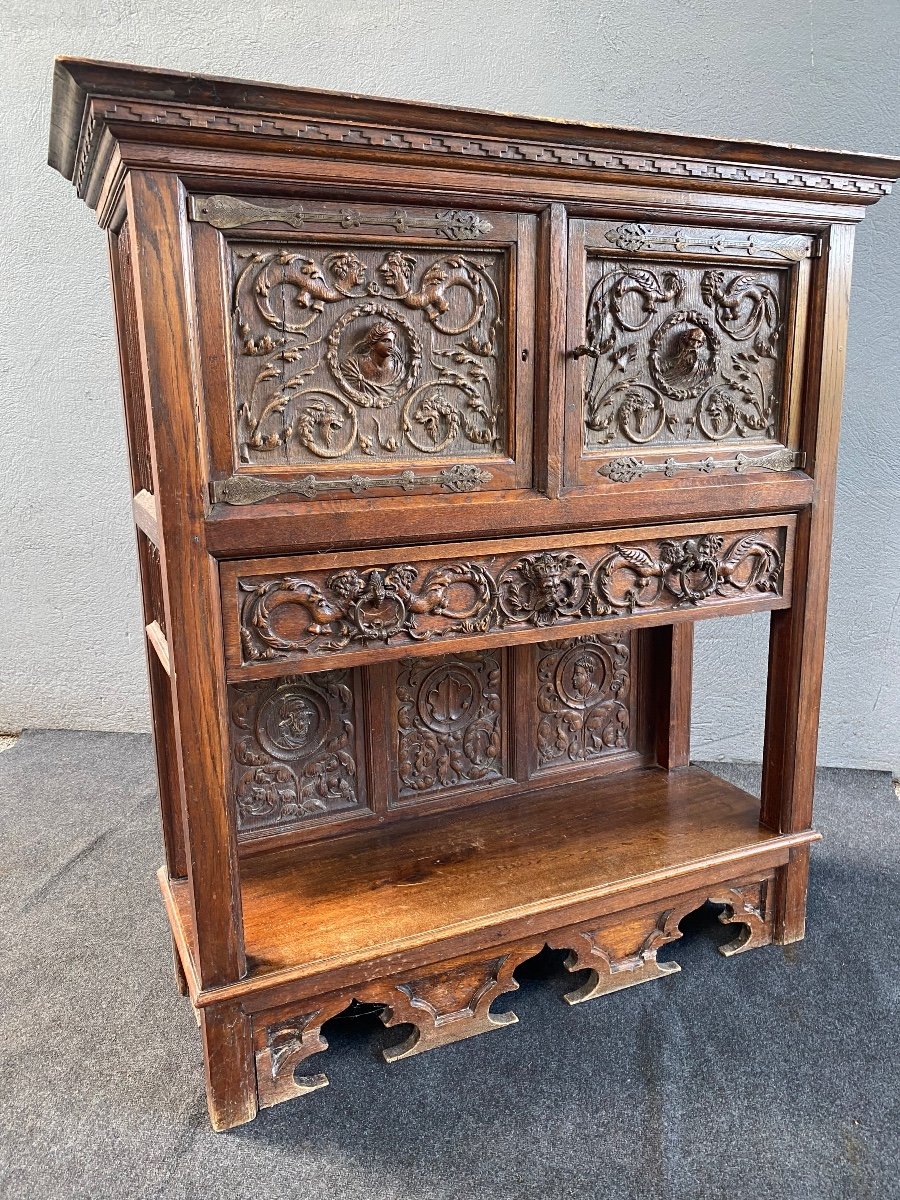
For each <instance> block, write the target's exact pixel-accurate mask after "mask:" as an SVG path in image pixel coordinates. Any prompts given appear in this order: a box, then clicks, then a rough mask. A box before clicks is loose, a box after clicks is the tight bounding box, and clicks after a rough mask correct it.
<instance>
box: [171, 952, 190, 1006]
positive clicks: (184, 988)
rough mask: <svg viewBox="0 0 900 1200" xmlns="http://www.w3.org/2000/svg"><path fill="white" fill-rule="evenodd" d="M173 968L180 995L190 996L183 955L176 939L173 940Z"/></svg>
mask: <svg viewBox="0 0 900 1200" xmlns="http://www.w3.org/2000/svg"><path fill="white" fill-rule="evenodd" d="M172 967H173V969H174V971H175V986H176V988H177V989H178V995H179V996H188V995H190V988H189V987H188V981H187V975H185V973H184V967H183V966H182V963H181V955H180V954H179V953H178V945H177V943H176V941H175V939H174V938H172Z"/></svg>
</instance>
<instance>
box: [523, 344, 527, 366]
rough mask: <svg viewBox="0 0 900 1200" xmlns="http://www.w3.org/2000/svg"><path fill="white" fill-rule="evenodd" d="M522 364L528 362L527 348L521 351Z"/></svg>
mask: <svg viewBox="0 0 900 1200" xmlns="http://www.w3.org/2000/svg"><path fill="white" fill-rule="evenodd" d="M522 362H528V347H527V346H526V347H525V349H524V350H523V351H522Z"/></svg>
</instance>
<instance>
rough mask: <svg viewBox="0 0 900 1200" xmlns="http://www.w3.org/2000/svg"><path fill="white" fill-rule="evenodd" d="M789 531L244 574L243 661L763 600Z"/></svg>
mask: <svg viewBox="0 0 900 1200" xmlns="http://www.w3.org/2000/svg"><path fill="white" fill-rule="evenodd" d="M785 544H786V529H785V528H784V527H776V528H768V529H767V528H763V529H760V530H759V531H755V530H754V531H752V532H748V533H731V534H723V533H718V532H716V533H710V532H704V531H703V530H702V528H701V530H700V531H698V533H697V534H696V535H695V536H687V537H679V538H661V539H649V540H646V541H643V542H637V543H635V542H630V543H623V544H613V545H610V544H609V543H606V544H603V545H594V546H590V547H584V548H578V549H571V550H537V551H534V552H532V553H526V554H522V553H521V552H519V553H507V554H500V555H497V554H494V555H490V556H484V557H480V558H466V559H451V560H447V561H432V562H426V563H421V564H419V565H414V564H413V563H396V564H394V565H391V566H384V567H365V568H353V567H351V568H346V569H344V570H339V571H333V572H323V571H309V572H308V573H302V574H292V573H288V574H278V575H275V576H255V575H250V576H248V577H244V576H238V579H237V588H238V600H239V622H240V641H241V647H242V658H243V662H245V663H253V662H256V661H260V660H267V659H281V658H290V657H302V656H304V655H308V654H310V653H314V654H324V655H331V654H340V653H341V652H342V651H348V650H350V651H352V650H358V649H361V648H366V647H373V646H378V645H383V646H388V645H390V646H404V645H408V646H413V645H416V644H418V643H421V642H429V641H435V640H438V639H449V638H460V637H467V636H481V635H483V634H486V633H494V632H496V633H498V634H499V633H502V632H507V631H513V630H517V629H527V628H529V627H531V628H533V629H547V630H549V629H551V628H557V627H565V628H568V627H571V626H572V625H577V624H579V623H585V622H588V621H595V620H598V619H603V618H615V617H622V616H627V615H628V614H630V613H635V612H647V611H651V610H655V611H660V610H667V609H677V608H679V607H683V606H702V605H708V604H722V603H726V604H727V603H729V602H730V601H733V600H747V599H750V598H753V597H756V598H760V599H764V598H768V597H770V596H773V595H779V594H780V593H781V591H782V586H783V580H782V571H783V565H784V553H785Z"/></svg>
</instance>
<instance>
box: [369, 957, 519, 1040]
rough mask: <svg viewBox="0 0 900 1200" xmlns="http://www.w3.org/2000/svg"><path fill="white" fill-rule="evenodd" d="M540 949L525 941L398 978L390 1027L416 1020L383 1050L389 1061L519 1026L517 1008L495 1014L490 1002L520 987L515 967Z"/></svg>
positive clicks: (387, 1016)
mask: <svg viewBox="0 0 900 1200" xmlns="http://www.w3.org/2000/svg"><path fill="white" fill-rule="evenodd" d="M540 948H541V947H540V943H539V942H538V943H524V944H523V943H520V944H518V945H516V946H515V947H512V948H506V949H504V950H503V951H501V952H500V953H498V954H496V955H494V956H492V957H490V958H487V959H479V960H475V961H472V960H470V959H460V960H457V961H456V962H453V963H448V964H445V965H443V966H442V967H441V969H440V970H439V971H435V972H430V973H425V972H423V973H422V974H421V975H417V976H416V977H414V978H412V979H410V980H408V981H404V982H402V983H400V982H395V983H394V984H393V986H392V987H391V989H390V991H389V992H388V993H387V1000H386V1004H387V1009H386V1010H385V1012H384V1013H383V1014H382V1018H381V1019H382V1021H383V1022H384V1024H385V1025H387V1026H394V1025H405V1024H411V1025H412V1026H413V1030H412V1032H411V1033H410V1035H409V1037H408V1038H406V1040H405V1041H403V1042H401V1043H400V1045H398V1046H392V1047H389V1048H388V1049H387V1050H385V1051H384V1057H385V1059H386V1061H387V1062H396V1061H397V1060H398V1059H401V1058H410V1057H412V1056H413V1055H414V1054H422V1053H423V1052H424V1051H425V1050H433V1049H435V1047H437V1046H446V1045H448V1043H450V1042H458V1041H461V1040H462V1039H463V1038H468V1037H474V1036H476V1035H477V1034H479V1033H489V1032H490V1031H491V1030H492V1029H502V1028H503V1027H504V1026H506V1025H515V1024H516V1022H517V1021H518V1019H519V1018H518V1017H517V1016H516V1015H515V1013H512V1012H503V1013H491V1011H490V1007H491V1005H492V1004H493V1002H494V1001H495V1000H496V999H497V997H498V996H501V995H502V994H503V993H504V992H512V991H516V990H517V988H518V986H519V985H518V984H517V983H516V981H515V979H513V972H514V971H515V970H516V968H517V967H518V966H520V965H521V963H523V962H524V961H525V960H526V959H527V958H531V957H532V956H533V955H535V954H537V953H538V951H539V950H540Z"/></svg>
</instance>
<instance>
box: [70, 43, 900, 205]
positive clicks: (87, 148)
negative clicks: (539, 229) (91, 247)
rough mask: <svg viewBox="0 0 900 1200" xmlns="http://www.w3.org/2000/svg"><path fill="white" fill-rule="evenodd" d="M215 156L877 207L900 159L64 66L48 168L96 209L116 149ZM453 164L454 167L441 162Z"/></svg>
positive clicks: (90, 65)
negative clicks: (401, 166)
mask: <svg viewBox="0 0 900 1200" xmlns="http://www.w3.org/2000/svg"><path fill="white" fill-rule="evenodd" d="M126 134H127V137H128V140H129V141H132V142H141V141H143V142H151V143H156V144H160V143H162V144H169V145H187V146H196V145H198V144H199V145H202V144H204V143H206V144H209V143H210V141H211V140H212V139H215V144H216V145H218V146H225V145H227V146H230V147H233V148H241V147H244V148H246V147H248V145H251V144H252V146H253V148H255V149H256V148H259V149H262V148H265V149H267V150H273V149H274V150H276V151H278V150H281V151H293V152H294V153H296V152H297V150H298V148H300V147H302V150H303V152H304V153H309V154H313V155H315V154H322V153H327V154H329V155H331V156H340V157H347V158H349V159H353V158H365V157H371V156H372V155H373V154H376V155H377V156H378V157H379V159H381V160H382V161H385V160H394V161H401V162H410V163H411V162H418V163H425V164H428V165H431V166H434V165H436V164H437V163H443V164H444V165H449V163H453V165H460V166H465V167H466V168H467V169H478V168H481V169H485V168H486V169H490V170H494V171H496V170H498V169H502V170H504V171H515V172H517V173H518V172H523V171H524V172H525V173H528V174H533V175H545V174H548V173H550V174H555V175H562V176H573V175H574V176H577V177H579V178H585V177H587V178H595V179H596V178H598V177H602V178H604V179H609V180H611V181H613V180H619V181H627V182H633V183H642V184H646V183H650V184H652V185H655V186H660V185H664V186H665V185H668V186H677V187H683V186H684V185H685V183H686V182H688V183H690V182H693V183H694V184H696V185H698V186H700V187H702V188H703V189H710V190H717V191H742V192H747V191H749V192H757V193H758V192H764V193H768V194H781V195H787V196H793V197H794V198H797V197H798V196H803V197H806V198H821V199H828V200H832V201H833V200H836V199H838V200H843V201H850V202H851V203H856V204H871V203H873V202H874V201H876V200H877V199H878V198H879V197H880V196H883V195H886V194H887V193H888V192H889V191H890V189H891V183H892V182H893V181H894V180H895V179H897V178H898V177H900V158H895V157H889V156H884V155H876V154H858V153H850V152H846V151H837V150H820V149H813V148H811V147H806V146H794V145H780V144H775V143H766V142H750V141H743V140H739V139H738V140H735V139H716V138H706V137H694V136H689V135H685V134H675V133H660V132H653V131H649V130H642V129H628V128H617V127H613V126H609V125H595V124H591V123H585V122H574V121H558V120H549V119H547V118H536V117H524V116H515V115H512V114H506V113H494V112H485V111H480V110H477V109H468V108H453V107H446V106H443V105H435V104H424V103H420V102H418V101H407V100H391V99H384V98H377V97H365V96H358V95H351V94H347V93H342V92H329V91H320V90H317V89H312V88H295V87H281V86H276V85H274V84H267V83H252V82H247V81H244V80H238V79H227V78H219V77H216V76H210V75H190V74H185V73H182V72H175V71H161V70H156V69H153V68H149V67H135V66H128V65H126V64H123V63H110V62H101V61H95V60H89V59H79V58H58V59H57V60H56V64H55V71H54V80H53V105H52V112H51V129H50V148H49V162H50V165H51V166H52V167H55V168H56V170H58V171H59V172H60V173H61V174H62V175H64V176H65V177H66V178H67V179H70V180H72V182H73V183H74V184H75V186H76V188H77V189H78V193H79V195H81V196H82V197H83V198H84V199H85V200H87V202H88V203H89V204H91V205H92V206H94V205H95V204H96V201H97V197H98V194H99V189H100V185H101V184H102V177H103V174H104V172H105V168H106V165H107V164H108V162H109V156H110V151H111V147H112V145H113V144H114V142H115V140H116V139H117V138H122V137H123V136H124V135H126ZM448 160H449V163H448Z"/></svg>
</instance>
